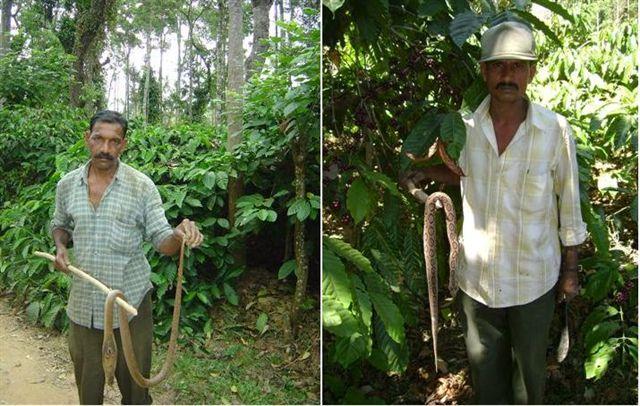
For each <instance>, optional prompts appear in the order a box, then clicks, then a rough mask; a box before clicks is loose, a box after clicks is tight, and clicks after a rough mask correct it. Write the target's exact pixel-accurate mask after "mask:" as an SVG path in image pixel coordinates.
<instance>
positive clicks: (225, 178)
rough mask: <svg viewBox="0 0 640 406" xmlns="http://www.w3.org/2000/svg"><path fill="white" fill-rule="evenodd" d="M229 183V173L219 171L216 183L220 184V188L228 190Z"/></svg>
mask: <svg viewBox="0 0 640 406" xmlns="http://www.w3.org/2000/svg"><path fill="white" fill-rule="evenodd" d="M228 184H229V175H228V174H227V173H226V172H217V173H216V185H218V188H219V189H224V190H226V189H227V185H228Z"/></svg>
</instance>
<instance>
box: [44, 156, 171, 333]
mask: <svg viewBox="0 0 640 406" xmlns="http://www.w3.org/2000/svg"><path fill="white" fill-rule="evenodd" d="M88 173H89V162H87V163H86V164H84V165H83V166H81V167H80V168H78V169H76V170H74V171H72V172H70V173H68V174H67V175H65V176H64V177H63V178H62V179H61V180H60V181H59V182H58V185H57V188H56V207H55V212H54V215H53V219H52V221H51V230H52V231H53V230H54V229H56V228H61V229H63V230H66V231H67V232H68V233H69V235H71V238H72V239H73V258H72V259H71V262H72V263H73V264H74V265H75V266H77V267H78V268H80V269H82V270H84V271H86V272H88V273H89V274H91V275H92V276H93V277H95V278H97V279H98V280H100V281H101V282H102V283H104V284H105V285H107V286H108V287H110V288H111V289H119V290H121V291H122V292H124V294H125V297H126V299H127V301H128V302H129V303H130V304H131V305H133V306H135V307H138V305H139V304H140V302H141V301H142V298H143V297H144V295H145V293H146V292H147V291H148V290H149V289H151V288H152V285H151V281H150V279H149V275H150V272H151V267H150V266H149V262H147V259H146V257H145V256H144V253H143V250H142V243H143V241H151V242H152V243H153V245H154V246H155V247H156V249H157V248H158V247H159V246H160V244H161V243H162V241H164V240H165V239H166V238H168V237H169V236H171V235H172V233H173V229H172V228H171V226H170V225H169V223H168V222H167V219H166V217H165V214H164V209H163V208H162V200H161V198H160V194H159V193H158V189H157V188H156V186H155V185H154V184H153V181H151V179H149V178H148V177H147V176H146V175H144V174H143V173H141V172H139V171H137V170H135V169H133V168H132V167H130V166H128V165H126V164H124V163H122V162H118V169H117V171H116V173H115V176H114V179H113V181H112V182H111V184H110V185H109V186H108V187H107V189H106V190H105V192H104V194H103V196H102V200H101V201H100V204H99V205H98V207H97V208H94V207H93V205H92V204H91V202H90V201H89V187H88V182H87V176H88ZM105 297H106V296H105V294H104V293H103V292H102V291H101V290H99V289H98V288H97V287H95V286H93V285H92V284H91V283H89V282H87V281H85V280H83V279H81V278H79V277H77V276H74V277H73V283H72V285H71V293H70V295H69V302H68V305H67V315H68V316H69V318H70V319H71V320H72V321H73V322H75V323H76V324H80V325H82V326H86V327H90V328H98V329H102V328H103V326H104V301H105ZM118 326H119V320H118V314H117V312H114V328H117V327H118Z"/></svg>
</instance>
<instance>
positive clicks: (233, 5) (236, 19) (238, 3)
mask: <svg viewBox="0 0 640 406" xmlns="http://www.w3.org/2000/svg"><path fill="white" fill-rule="evenodd" d="M242 39H243V35H242V0H229V73H228V84H227V103H226V107H227V150H228V151H233V150H234V149H235V148H236V146H237V145H238V144H240V142H241V141H242V82H243V80H242V79H243V77H244V76H243V73H242V71H243V67H244V50H243V47H242ZM242 193H243V184H242V176H240V175H239V176H238V178H235V179H234V178H230V179H229V184H228V194H229V204H228V219H229V223H230V224H231V226H232V227H234V226H235V218H236V202H237V200H238V198H240V196H242ZM233 256H234V259H235V262H236V264H235V265H236V266H241V265H243V264H244V262H245V261H244V241H238V242H237V245H236V247H234V252H233Z"/></svg>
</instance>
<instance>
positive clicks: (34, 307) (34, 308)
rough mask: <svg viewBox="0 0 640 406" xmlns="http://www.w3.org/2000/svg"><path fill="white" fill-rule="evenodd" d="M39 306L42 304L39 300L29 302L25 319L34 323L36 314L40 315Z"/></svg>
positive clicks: (36, 318) (36, 317)
mask: <svg viewBox="0 0 640 406" xmlns="http://www.w3.org/2000/svg"><path fill="white" fill-rule="evenodd" d="M41 307H42V305H41V304H40V302H31V303H29V306H27V319H28V320H29V321H30V322H32V323H36V322H37V321H38V316H39V315H40V308H41Z"/></svg>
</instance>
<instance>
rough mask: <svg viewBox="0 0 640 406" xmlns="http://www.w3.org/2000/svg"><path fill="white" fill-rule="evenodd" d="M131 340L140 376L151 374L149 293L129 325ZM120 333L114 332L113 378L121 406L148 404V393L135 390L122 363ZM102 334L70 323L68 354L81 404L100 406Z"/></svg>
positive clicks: (123, 362) (101, 331) (137, 388)
mask: <svg viewBox="0 0 640 406" xmlns="http://www.w3.org/2000/svg"><path fill="white" fill-rule="evenodd" d="M129 325H130V329H131V339H132V341H133V348H134V350H135V354H136V358H137V360H138V365H139V366H140V369H141V371H140V372H142V375H143V376H146V377H148V376H149V372H150V371H151V344H152V342H153V315H152V311H151V291H149V292H147V294H146V295H145V297H144V298H143V299H142V303H141V304H140V306H139V308H138V315H137V316H135V317H134V318H133V319H132V320H131V322H130V323H129ZM119 330H120V329H115V330H114V335H115V339H116V344H117V346H118V362H117V366H116V373H115V377H116V380H117V382H118V388H120V393H121V394H122V401H121V402H122V404H123V405H126V404H147V405H148V404H151V402H152V400H151V396H150V395H149V390H148V389H145V388H142V387H140V386H138V384H136V383H135V382H134V381H133V378H131V375H130V374H129V370H128V369H127V364H126V361H125V359H124V352H123V350H122V342H121V340H120V331H119ZM102 338H103V330H99V329H95V328H88V327H84V326H81V325H79V324H76V323H74V322H73V321H70V322H69V352H70V353H71V360H72V361H73V368H74V373H75V376H76V386H77V387H78V397H79V399H80V404H84V405H86V404H93V405H96V404H97V405H99V404H102V401H103V392H104V383H105V378H104V371H103V369H102Z"/></svg>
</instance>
